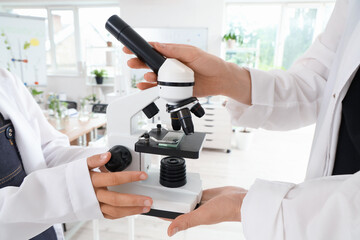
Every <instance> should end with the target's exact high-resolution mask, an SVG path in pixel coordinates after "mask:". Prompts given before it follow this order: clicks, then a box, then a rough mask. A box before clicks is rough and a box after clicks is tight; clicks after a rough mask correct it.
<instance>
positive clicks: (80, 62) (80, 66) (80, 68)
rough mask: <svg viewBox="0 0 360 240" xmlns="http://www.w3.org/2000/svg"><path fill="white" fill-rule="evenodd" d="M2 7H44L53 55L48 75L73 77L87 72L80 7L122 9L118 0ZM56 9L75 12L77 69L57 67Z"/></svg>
mask: <svg viewBox="0 0 360 240" xmlns="http://www.w3.org/2000/svg"><path fill="white" fill-rule="evenodd" d="M1 5H2V9H3V10H5V11H7V12H10V11H11V10H13V9H44V10H46V12H47V20H48V26H47V28H48V29H47V30H48V34H49V36H48V37H49V42H50V49H51V51H50V57H51V69H50V70H47V72H46V74H47V76H51V77H53V76H54V77H56V76H72V77H81V76H84V74H86V69H84V62H85V59H84V55H83V53H82V50H81V49H82V48H81V34H80V18H79V9H80V8H96V7H116V8H119V9H120V6H119V3H118V2H117V1H106V2H94V3H86V4H81V3H79V4H50V5H49V4H46V5H45V4H36V3H34V4H31V5H30V4H26V5H24V3H19V4H14V3H2V4H1ZM54 10H70V11H72V13H73V17H74V23H73V24H74V39H75V43H74V44H75V51H76V53H75V56H76V66H75V67H76V70H75V71H64V70H59V69H58V68H57V63H56V44H55V39H54V24H53V19H52V13H51V11H54Z"/></svg>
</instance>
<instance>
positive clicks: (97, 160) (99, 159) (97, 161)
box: [87, 152, 111, 169]
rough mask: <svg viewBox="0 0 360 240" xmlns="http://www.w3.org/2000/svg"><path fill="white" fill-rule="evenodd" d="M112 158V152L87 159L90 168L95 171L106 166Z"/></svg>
mask: <svg viewBox="0 0 360 240" xmlns="http://www.w3.org/2000/svg"><path fill="white" fill-rule="evenodd" d="M110 158H111V153H110V152H106V153H103V154H97V155H94V156H91V157H89V158H88V159H87V165H88V168H89V169H94V168H98V167H101V166H104V165H105V164H106V163H107V162H108V161H109V160H110Z"/></svg>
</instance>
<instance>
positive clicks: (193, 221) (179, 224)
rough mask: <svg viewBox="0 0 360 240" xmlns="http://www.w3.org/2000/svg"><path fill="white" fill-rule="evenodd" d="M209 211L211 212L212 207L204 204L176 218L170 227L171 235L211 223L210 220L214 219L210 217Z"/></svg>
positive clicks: (169, 232) (169, 233)
mask: <svg viewBox="0 0 360 240" xmlns="http://www.w3.org/2000/svg"><path fill="white" fill-rule="evenodd" d="M209 212H211V209H208V207H207V206H206V205H204V206H202V207H200V208H198V209H196V210H194V211H192V212H190V213H187V214H184V215H180V216H179V217H177V218H175V220H174V221H173V222H172V223H171V224H170V226H169V228H168V235H169V237H171V236H173V235H174V234H176V233H177V232H179V231H184V230H186V229H188V228H192V227H196V226H199V225H203V224H209V222H211V221H212V219H209V218H210V215H209Z"/></svg>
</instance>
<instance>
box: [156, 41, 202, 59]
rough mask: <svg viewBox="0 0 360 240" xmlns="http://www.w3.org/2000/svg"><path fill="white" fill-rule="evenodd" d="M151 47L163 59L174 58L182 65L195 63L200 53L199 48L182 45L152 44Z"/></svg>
mask: <svg viewBox="0 0 360 240" xmlns="http://www.w3.org/2000/svg"><path fill="white" fill-rule="evenodd" d="M153 47H154V48H155V49H156V50H157V51H158V52H160V53H161V54H162V55H164V56H165V57H168V58H176V59H178V60H179V61H181V62H183V63H189V62H192V61H195V60H196V58H197V57H198V56H199V54H200V51H201V50H200V49H199V48H196V47H194V46H190V45H184V44H172V43H158V42H154V43H153Z"/></svg>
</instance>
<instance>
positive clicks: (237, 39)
mask: <svg viewBox="0 0 360 240" xmlns="http://www.w3.org/2000/svg"><path fill="white" fill-rule="evenodd" d="M222 40H223V41H225V42H226V47H227V48H230V49H232V48H235V46H236V43H239V45H242V44H243V39H242V37H241V36H239V35H236V34H235V33H234V32H232V31H231V32H228V33H226V34H225V35H224V36H223V38H222Z"/></svg>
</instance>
